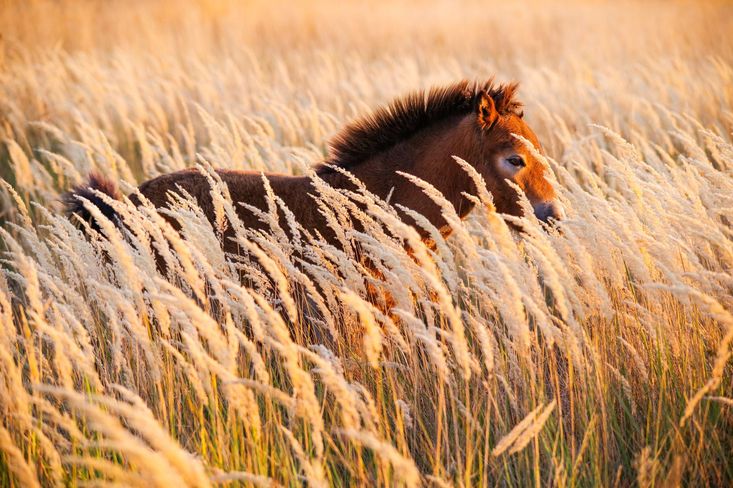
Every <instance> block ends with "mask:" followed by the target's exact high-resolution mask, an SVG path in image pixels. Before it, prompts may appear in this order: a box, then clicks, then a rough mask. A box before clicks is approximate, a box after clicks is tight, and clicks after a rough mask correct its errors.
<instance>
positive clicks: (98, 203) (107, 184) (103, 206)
mask: <svg viewBox="0 0 733 488" xmlns="http://www.w3.org/2000/svg"><path fill="white" fill-rule="evenodd" d="M99 193H103V194H105V195H107V196H108V197H109V198H111V199H113V200H122V194H121V193H120V190H119V189H118V188H117V185H116V184H115V183H114V182H113V181H112V180H110V179H109V178H106V177H104V176H102V175H101V174H99V173H91V174H90V175H89V179H88V181H87V183H86V184H81V185H79V186H76V187H74V188H72V189H71V190H70V191H68V192H66V193H64V195H63V197H62V200H63V203H64V207H65V208H66V215H67V216H68V217H69V218H72V219H73V218H74V217H76V218H78V219H80V220H82V221H83V222H87V223H88V224H89V226H90V227H91V228H92V229H94V230H96V231H99V230H100V227H99V224H98V223H97V221H96V219H95V218H94V216H93V215H92V212H90V211H89V209H88V208H87V207H86V206H85V205H84V200H87V201H89V203H91V204H92V205H94V206H95V207H97V208H98V209H99V211H100V212H101V213H102V215H104V216H105V217H106V218H107V219H109V220H110V221H111V222H113V223H114V224H115V225H117V226H119V225H120V222H121V220H120V218H119V215H118V214H117V211H116V210H115V209H114V208H112V206H111V205H110V204H109V203H107V202H106V201H105V199H103V198H102V197H101V196H100V195H99Z"/></svg>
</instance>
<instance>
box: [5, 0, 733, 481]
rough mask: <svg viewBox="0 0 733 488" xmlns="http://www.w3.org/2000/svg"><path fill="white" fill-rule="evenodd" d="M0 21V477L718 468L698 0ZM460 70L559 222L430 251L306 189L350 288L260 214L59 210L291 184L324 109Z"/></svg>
mask: <svg viewBox="0 0 733 488" xmlns="http://www.w3.org/2000/svg"><path fill="white" fill-rule="evenodd" d="M0 32H1V33H2V37H1V38H0V177H2V178H3V179H4V182H3V185H2V191H0V223H2V228H1V229H0V247H1V250H2V253H3V254H2V264H0V269H1V270H2V273H0V486H13V487H15V486H18V487H19V486H24V487H25V486H39V485H42V486H57V485H69V486H98V485H107V484H109V485H116V486H146V487H147V486H161V487H171V486H174V487H182V486H211V485H227V484H232V485H247V486H249V485H263V486H265V485H267V486H303V485H308V486H326V485H335V486H347V485H349V486H401V485H408V486H487V485H488V486H494V485H500V486H530V485H534V486H630V485H638V486H644V487H646V486H681V485H683V486H705V485H708V486H730V485H731V483H733V379H732V378H733V375H732V372H733V365H732V364H731V354H732V352H731V351H732V350H733V275H732V270H733V228H732V227H731V221H732V220H731V219H732V218H733V145H732V142H731V131H733V40H732V39H733V38H732V37H731V35H730V34H731V32H733V6H731V5H730V4H727V3H724V2H656V1H648V2H639V3H631V2H625V1H623V2H602V1H587V2H539V1H533V2H521V3H520V2H512V1H509V2H496V4H493V5H492V4H489V3H488V2H478V1H476V2H474V1H466V2H461V3H455V2H448V1H437V2H428V1H418V0H409V1H408V0H398V1H394V2H384V3H374V4H373V3H371V2H339V1H336V0H333V1H324V0H315V1H309V2H302V3H273V2H265V1H245V0H243V1H241V2H236V1H227V0H190V1H185V2H176V1H173V0H167V1H165V0H151V1H134V0H130V1H127V2H123V1H101V0H100V1H95V0H86V1H82V0H80V1H70V0H57V1H52V0H27V1H20V0H19V1H15V2H13V1H8V0H3V1H0ZM491 75H496V76H497V78H498V80H500V81H510V80H517V81H519V82H521V89H520V95H519V97H520V99H521V100H522V101H523V102H524V104H525V112H526V114H527V115H526V118H527V120H528V122H529V124H530V125H531V126H532V127H533V128H534V129H535V131H536V132H537V134H538V136H539V139H540V140H541V141H542V143H543V145H544V147H545V149H546V151H547V155H548V162H549V164H550V167H551V168H552V170H553V173H554V179H555V180H556V183H555V187H556V188H557V189H558V191H559V194H560V198H561V200H562V201H563V203H564V205H565V208H566V211H567V213H568V219H567V220H566V221H564V222H563V225H562V230H563V232H562V233H560V232H557V231H554V230H549V231H548V230H543V229H541V228H540V225H539V224H538V222H537V221H536V220H535V219H534V218H529V217H528V218H524V219H523V222H522V225H523V226H525V227H526V229H527V230H526V231H525V232H524V233H521V234H520V233H517V232H514V231H512V230H510V227H508V226H507V224H506V222H505V220H504V219H503V218H502V217H501V216H499V215H497V214H496V213H493V212H491V211H490V210H488V207H487V209H485V210H478V211H475V212H474V213H473V214H472V215H471V217H470V218H469V219H467V220H466V221H464V222H463V223H462V224H459V225H457V226H456V227H457V228H456V230H455V232H454V234H453V236H451V237H450V238H449V239H447V240H445V241H443V240H439V241H438V243H437V249H436V251H435V252H432V251H430V250H429V249H428V248H426V247H424V246H422V244H419V243H418V242H415V233H414V231H413V230H412V229H411V228H409V227H405V226H404V225H401V224H400V223H399V221H397V220H396V219H395V217H394V213H393V211H392V210H391V209H390V208H389V207H388V206H385V205H384V204H383V202H378V201H374V200H373V199H368V198H367V200H368V208H369V212H368V215H365V214H363V213H362V214H360V213H359V212H357V211H356V210H355V207H353V204H351V203H349V200H348V199H347V198H346V197H345V196H344V195H343V194H342V193H340V192H338V191H335V190H333V189H329V188H323V190H322V192H321V194H320V195H319V201H318V202H317V203H316V202H315V201H314V205H316V204H318V205H320V206H321V207H322V208H323V209H324V211H327V212H332V213H333V216H334V219H333V221H334V226H336V227H338V231H339V233H340V235H342V236H343V238H344V239H345V240H346V241H348V242H350V243H352V244H354V245H359V246H360V247H361V248H362V249H363V250H364V252H365V253H366V254H367V255H368V256H369V257H370V259H371V260H373V262H374V263H376V266H377V267H378V268H379V269H380V270H381V271H382V273H383V274H384V280H383V281H382V282H377V281H376V280H375V278H374V277H373V275H372V274H370V272H369V271H368V270H366V269H365V268H364V267H363V266H362V265H361V264H360V263H359V262H358V261H357V260H356V259H355V258H354V254H353V253H352V252H349V250H348V249H347V250H346V251H341V250H339V249H336V248H333V247H330V246H328V245H326V244H325V243H324V242H321V241H319V240H318V239H310V238H308V237H307V236H305V235H304V233H302V232H300V231H299V230H298V228H297V226H296V225H294V224H293V222H289V221H282V220H280V221H279V220H278V218H277V215H278V212H277V211H276V208H277V202H275V201H274V200H273V201H272V205H273V207H272V211H271V212H270V213H268V214H264V215H263V218H264V219H266V220H267V221H268V222H269V225H270V227H271V229H272V232H269V233H259V234H256V233H253V232H247V231H245V230H240V231H238V239H239V240H240V241H241V242H242V243H245V244H243V245H245V247H246V248H247V249H249V252H248V253H247V254H246V255H244V256H241V257H239V258H238V259H234V258H232V257H229V258H227V257H226V256H225V255H224V254H223V252H222V251H221V248H220V246H219V234H217V231H216V230H214V229H213V228H212V226H211V225H210V224H209V222H208V221H207V220H206V219H205V217H204V216H203V215H202V214H201V212H200V211H199V209H198V208H197V207H196V206H195V205H192V204H190V203H189V202H187V201H185V200H182V201H180V202H179V203H178V204H177V206H176V207H175V209H174V210H173V212H172V214H173V215H174V216H175V218H177V219H178V220H179V221H180V223H181V226H182V231H181V233H180V235H178V234H174V233H171V232H170V229H168V228H167V227H166V226H164V225H162V224H161V219H160V218H159V217H158V216H157V215H156V213H155V212H154V211H151V210H150V209H147V208H145V207H142V208H140V209H138V210H134V209H132V208H129V207H127V208H125V209H123V211H124V212H125V215H126V220H127V222H128V225H129V226H130V229H131V231H130V232H128V233H126V234H125V235H123V234H122V233H121V232H120V231H119V230H117V229H115V228H114V227H113V226H112V225H111V224H110V225H109V226H106V227H105V228H104V232H105V235H106V237H105V238H97V239H91V240H88V239H85V237H84V236H83V234H82V233H81V231H80V230H78V229H77V228H76V227H75V226H74V225H73V224H72V223H70V221H69V220H67V219H66V218H65V217H64V216H63V212H62V206H61V203H60V200H59V197H60V195H61V193H63V192H64V191H66V190H67V189H68V188H69V187H71V186H72V185H74V184H78V183H81V182H82V180H83V179H84V177H85V176H86V174H87V173H88V172H89V171H91V170H94V169H96V170H98V171H100V172H101V173H103V174H105V175H107V176H109V177H110V178H112V179H113V180H115V181H119V182H121V183H120V184H121V185H123V188H125V189H127V190H131V189H132V188H133V186H134V185H135V184H137V183H140V182H142V181H144V180H146V179H148V178H150V177H153V176H155V175H159V174H161V173H165V172H170V171H173V170H176V169H180V168H184V167H189V166H194V165H196V164H200V165H201V166H202V168H207V167H209V166H213V167H226V168H238V169H256V170H263V171H265V170H266V171H279V172H284V173H291V174H303V173H304V172H305V171H307V168H308V165H310V164H313V163H316V162H318V161H320V160H321V159H322V158H323V157H324V155H325V153H326V150H327V142H328V140H329V137H331V136H332V135H333V134H334V133H335V132H336V131H337V129H338V128H339V127H341V126H342V125H343V124H344V123H345V122H347V121H348V120H350V119H352V118H354V117H355V116H357V115H359V114H363V113H365V112H367V111H368V110H369V109H371V108H374V107H377V106H379V105H381V104H384V103H385V102H387V101H389V100H390V99H391V98H393V97H395V96H398V95H400V94H403V93H405V92H408V91H411V90H414V89H418V88H425V87H429V86H432V85H435V84H440V83H447V82H452V81H455V80H458V79H461V78H469V79H474V78H476V79H486V78H488V77H489V76H491ZM212 191H214V192H215V193H216V194H217V198H218V200H219V202H220V205H221V206H222V208H228V209H231V208H233V207H232V206H233V205H236V202H231V201H229V200H227V199H226V197H224V196H223V195H222V193H221V188H217V187H215V188H214V189H213V190H212ZM365 198H366V197H365ZM350 219H359V220H362V221H363V222H364V223H365V229H366V231H365V232H356V231H355V230H354V229H353V227H352V225H351V224H350V222H351V220H350ZM404 239H408V240H410V241H411V242H413V244H414V246H415V255H414V256H412V257H411V256H409V255H408V254H407V252H406V251H405V249H404V247H403V246H402V245H401V244H400V242H401V241H402V240H404ZM166 240H168V241H170V242H172V245H173V247H174V249H175V252H173V253H169V255H168V256H167V257H168V259H169V265H170V266H169V269H168V273H167V274H166V275H165V276H164V275H162V274H161V272H160V271H159V269H158V267H156V264H155V258H154V251H153V249H163V248H165V246H164V245H161V244H164V243H165V242H166ZM242 274H245V275H246V276H247V277H248V279H247V280H246V282H245V284H243V282H242V281H241V280H240V279H239V277H240V275H242ZM369 281H371V282H372V283H373V284H374V285H376V286H379V287H381V288H382V289H385V290H387V291H389V292H390V293H391V295H392V296H393V298H394V300H395V302H396V305H395V308H394V309H393V310H392V311H391V312H390V313H388V314H385V313H383V312H382V311H380V310H381V308H380V307H379V304H378V303H371V302H370V301H368V300H367V293H366V291H365V282H369ZM313 330H317V331H319V333H320V334H322V335H324V336H329V337H331V336H332V337H333V339H332V340H330V341H327V343H324V344H308V343H307V342H306V341H304V340H303V338H304V337H308V336H312V334H310V335H309V333H310V332H311V331H313Z"/></svg>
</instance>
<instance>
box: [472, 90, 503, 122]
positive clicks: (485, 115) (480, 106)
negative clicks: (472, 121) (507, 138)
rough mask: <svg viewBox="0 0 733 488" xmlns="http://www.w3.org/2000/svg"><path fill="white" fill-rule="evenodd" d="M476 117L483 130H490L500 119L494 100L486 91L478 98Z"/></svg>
mask: <svg viewBox="0 0 733 488" xmlns="http://www.w3.org/2000/svg"><path fill="white" fill-rule="evenodd" d="M476 117H477V120H478V125H479V126H480V127H481V128H482V129H490V128H491V127H492V126H493V125H494V123H495V122H496V120H497V119H498V118H499V112H497V111H496V105H495V104H494V99H493V98H491V95H489V94H488V93H487V92H485V91H482V92H481V93H479V94H478V96H477V97H476Z"/></svg>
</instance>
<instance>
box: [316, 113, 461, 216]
mask: <svg viewBox="0 0 733 488" xmlns="http://www.w3.org/2000/svg"><path fill="white" fill-rule="evenodd" d="M459 122H460V121H457V120H447V121H444V123H443V124H437V125H436V126H433V127H428V128H426V129H424V130H422V131H420V132H419V133H417V134H415V135H414V136H412V137H411V138H409V139H407V140H405V141H404V142H401V143H399V144H396V145H395V146H394V147H392V148H390V149H388V150H386V151H384V152H382V153H379V154H377V155H375V156H373V157H371V158H369V159H367V160H365V161H363V162H361V163H359V164H355V165H353V166H351V167H349V168H348V171H349V172H351V173H352V174H354V175H355V176H356V177H357V178H359V179H360V180H361V181H362V182H363V183H364V185H365V186H366V188H367V189H368V190H369V191H370V192H372V193H374V194H375V195H378V196H379V197H381V198H387V197H388V196H389V198H390V203H393V204H401V205H404V206H405V207H408V208H411V209H413V210H416V211H418V212H419V213H421V214H423V215H425V216H426V217H428V219H429V220H431V221H432V222H433V224H436V225H439V226H440V225H442V223H443V222H442V219H441V217H440V212H439V209H437V208H436V206H435V205H434V204H432V203H431V201H430V200H429V199H428V198H427V197H426V196H425V195H424V194H423V193H422V191H421V190H420V189H419V188H417V187H416V186H415V184H414V183H412V182H410V181H409V180H407V179H406V178H405V177H404V176H401V175H399V174H398V173H397V172H404V173H408V174H411V175H414V176H417V177H418V178H420V179H422V180H424V181H426V182H428V183H430V184H431V185H433V186H434V187H435V188H437V189H438V190H439V191H440V192H441V193H442V194H443V196H444V197H445V198H446V200H448V201H449V202H450V203H452V204H453V206H454V207H455V209H456V211H457V212H458V213H459V215H460V216H461V217H464V216H465V215H466V214H467V213H468V212H469V211H470V210H471V205H470V203H469V202H468V200H467V199H465V198H464V197H463V195H462V192H472V190H473V183H472V182H471V180H470V178H469V177H468V175H467V174H466V173H465V171H463V169H461V167H460V166H459V165H458V163H456V162H455V161H454V160H453V159H452V156H453V155H458V156H461V157H463V158H464V159H468V160H471V159H473V157H474V156H475V155H474V154H471V153H470V152H467V149H466V148H468V147H471V144H469V141H467V140H465V138H466V136H465V134H466V132H465V129H464V128H461V127H460V125H459ZM323 177H324V179H325V180H326V181H327V183H329V184H330V185H331V186H334V187H337V188H350V187H352V184H351V183H350V182H349V180H348V178H346V177H345V176H343V175H341V174H340V173H332V172H327V173H325V174H324V176H323Z"/></svg>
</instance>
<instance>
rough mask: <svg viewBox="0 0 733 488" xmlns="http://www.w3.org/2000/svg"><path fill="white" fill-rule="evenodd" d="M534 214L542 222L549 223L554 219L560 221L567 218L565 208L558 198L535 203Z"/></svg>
mask: <svg viewBox="0 0 733 488" xmlns="http://www.w3.org/2000/svg"><path fill="white" fill-rule="evenodd" d="M534 214H535V216H536V217H537V218H538V219H540V220H541V221H542V222H545V223H547V224H549V223H551V221H552V220H554V221H559V220H563V219H564V218H565V209H563V208H562V205H561V204H560V202H558V201H557V200H553V201H550V202H540V203H537V204H535V205H534Z"/></svg>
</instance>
